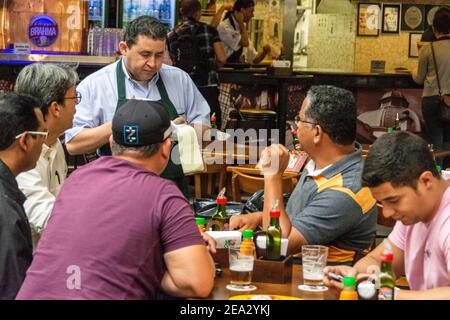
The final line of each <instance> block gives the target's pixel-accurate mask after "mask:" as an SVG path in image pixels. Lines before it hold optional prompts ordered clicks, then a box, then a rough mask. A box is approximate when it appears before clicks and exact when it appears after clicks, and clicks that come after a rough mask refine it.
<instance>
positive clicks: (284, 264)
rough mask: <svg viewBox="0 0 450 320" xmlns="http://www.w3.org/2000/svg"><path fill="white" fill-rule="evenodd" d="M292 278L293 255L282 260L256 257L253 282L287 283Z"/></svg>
mask: <svg viewBox="0 0 450 320" xmlns="http://www.w3.org/2000/svg"><path fill="white" fill-rule="evenodd" d="M291 279H292V256H291V255H289V256H287V257H285V258H284V260H281V261H271V260H263V259H259V258H258V259H256V260H255V263H254V265H253V276H252V282H268V283H287V282H290V281H291Z"/></svg>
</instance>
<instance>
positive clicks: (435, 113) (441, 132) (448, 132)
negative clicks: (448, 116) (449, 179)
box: [422, 96, 450, 169]
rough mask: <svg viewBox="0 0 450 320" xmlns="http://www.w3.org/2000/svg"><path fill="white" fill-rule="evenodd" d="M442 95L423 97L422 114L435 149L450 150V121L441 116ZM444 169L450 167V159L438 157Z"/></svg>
mask: <svg viewBox="0 0 450 320" xmlns="http://www.w3.org/2000/svg"><path fill="white" fill-rule="evenodd" d="M440 102H441V97H439V96H431V97H423V98H422V115H423V118H424V120H425V125H426V130H427V133H428V137H429V139H428V142H429V143H432V144H433V148H434V149H439V150H450V123H447V122H443V121H441V118H440V113H441V112H440ZM436 163H437V164H439V165H440V166H441V167H442V169H445V168H447V167H450V159H449V158H444V160H442V159H436Z"/></svg>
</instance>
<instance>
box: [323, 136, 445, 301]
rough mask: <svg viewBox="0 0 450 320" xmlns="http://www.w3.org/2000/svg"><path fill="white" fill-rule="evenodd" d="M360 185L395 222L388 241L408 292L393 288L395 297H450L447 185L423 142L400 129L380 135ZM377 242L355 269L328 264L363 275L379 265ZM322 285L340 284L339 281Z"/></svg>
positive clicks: (343, 272) (340, 271)
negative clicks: (370, 193) (365, 187)
mask: <svg viewBox="0 0 450 320" xmlns="http://www.w3.org/2000/svg"><path fill="white" fill-rule="evenodd" d="M362 184H363V185H364V186H367V187H369V188H370V191H371V192H372V194H373V196H374V197H375V199H376V200H377V201H378V202H379V203H380V204H382V205H383V215H384V216H385V217H390V218H393V219H395V220H397V223H396V225H395V227H394V230H393V231H392V232H391V234H390V235H389V237H388V240H387V241H388V242H389V243H390V246H391V248H392V252H393V254H394V260H393V267H394V273H395V274H397V275H403V274H406V278H407V280H408V283H409V286H410V289H411V290H395V293H394V294H395V297H394V298H395V299H397V300H403V299H413V300H418V299H450V189H449V182H448V181H446V180H443V179H442V178H441V177H440V175H439V173H438V172H437V170H436V166H435V163H434V160H433V156H432V154H431V153H430V150H429V149H428V146H427V143H426V142H425V141H424V140H423V139H422V138H420V137H418V136H416V135H414V134H412V133H408V132H398V133H393V134H386V135H384V136H382V137H380V138H378V139H377V140H376V141H375V143H374V144H373V145H372V147H371V148H370V150H369V154H368V156H367V159H366V162H365V165H364V169H363V174H362ZM384 250H385V248H384V243H381V244H380V245H379V246H378V247H377V248H375V250H373V251H372V252H370V253H369V254H368V255H367V256H366V257H364V258H363V259H361V260H360V261H358V263H357V264H356V265H355V267H354V268H350V267H345V266H337V267H327V268H326V269H325V275H327V274H328V272H330V271H331V272H335V273H337V274H341V275H352V276H354V275H356V274H357V273H366V272H368V268H369V267H370V266H373V265H377V266H379V265H380V264H381V259H380V254H381V253H382V252H383V251H384ZM325 283H326V284H327V285H333V286H337V287H341V288H342V284H339V283H337V282H336V281H331V282H330V281H329V280H328V277H327V276H325Z"/></svg>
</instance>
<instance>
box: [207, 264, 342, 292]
mask: <svg viewBox="0 0 450 320" xmlns="http://www.w3.org/2000/svg"><path fill="white" fill-rule="evenodd" d="M292 268H293V270H292V280H291V282H290V283H286V284H276V283H264V282H253V284H254V285H255V286H256V287H257V289H256V290H254V291H250V292H236V291H229V290H227V288H226V285H227V284H229V283H230V271H229V269H228V268H227V269H225V268H224V269H222V275H221V276H220V277H216V279H215V282H214V289H213V291H212V293H211V295H210V296H209V297H208V298H207V299H209V300H227V299H229V298H230V297H232V296H237V295H245V294H261V295H262V294H272V295H284V296H293V297H298V298H303V299H306V300H336V299H338V298H339V291H338V290H337V289H335V288H329V289H328V290H327V291H325V292H304V291H301V290H300V289H298V286H299V285H300V284H302V283H303V282H302V281H303V273H302V266H301V265H298V264H294V265H293V266H292Z"/></svg>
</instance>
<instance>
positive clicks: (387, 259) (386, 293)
mask: <svg viewBox="0 0 450 320" xmlns="http://www.w3.org/2000/svg"><path fill="white" fill-rule="evenodd" d="M393 260H394V254H393V253H392V252H383V253H381V271H380V274H379V275H378V278H379V281H380V289H379V290H378V300H394V287H395V275H394V269H393V266H392V261H393Z"/></svg>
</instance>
